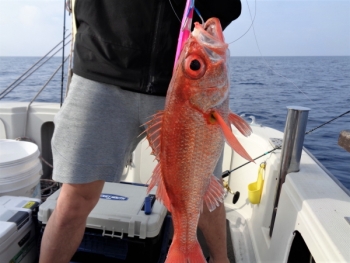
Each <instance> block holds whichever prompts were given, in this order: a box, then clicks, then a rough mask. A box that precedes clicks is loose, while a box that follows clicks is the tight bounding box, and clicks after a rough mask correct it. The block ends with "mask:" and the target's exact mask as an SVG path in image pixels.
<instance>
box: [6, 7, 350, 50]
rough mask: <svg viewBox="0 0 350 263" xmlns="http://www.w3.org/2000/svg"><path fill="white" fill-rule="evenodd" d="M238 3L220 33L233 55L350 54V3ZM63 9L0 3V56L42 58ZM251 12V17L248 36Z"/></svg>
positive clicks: (58, 36) (56, 37)
mask: <svg viewBox="0 0 350 263" xmlns="http://www.w3.org/2000/svg"><path fill="white" fill-rule="evenodd" d="M130 1H131V0H130ZM241 1H242V14H241V16H240V17H239V18H238V19H237V20H235V21H233V22H232V23H231V24H230V25H229V26H228V27H227V28H226V29H225V31H224V34H225V38H226V42H228V43H231V42H233V41H235V40H237V39H238V40H237V41H235V42H233V43H231V44H230V52H231V56H261V55H262V56H344V55H346V56H350V0H256V1H255V0H248V1H247V0H241ZM248 4H249V8H248ZM63 6H64V1H63V0H0V56H43V55H44V54H46V53H47V52H48V51H49V50H50V49H51V48H53V47H54V46H55V45H56V44H57V43H59V42H60V41H61V40H62V36H63ZM249 10H250V12H251V16H252V17H253V18H254V16H255V19H254V26H253V27H251V28H250V30H249V31H248V32H247V30H248V29H249V27H250V26H251V24H252V20H251V16H250V12H249ZM255 12H256V13H255ZM66 28H67V29H68V31H67V32H68V33H69V32H70V29H71V17H70V16H68V15H67V23H66ZM246 32H247V33H246ZM66 52H69V48H67V49H66Z"/></svg>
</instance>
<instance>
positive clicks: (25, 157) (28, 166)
mask: <svg viewBox="0 0 350 263" xmlns="http://www.w3.org/2000/svg"><path fill="white" fill-rule="evenodd" d="M39 155H40V153H39V149H38V146H37V145H36V144H34V143H31V142H25V141H15V140H0V196H3V195H11V196H26V197H34V198H38V199H40V198H41V189H40V177H41V175H42V166H41V162H40V159H39Z"/></svg>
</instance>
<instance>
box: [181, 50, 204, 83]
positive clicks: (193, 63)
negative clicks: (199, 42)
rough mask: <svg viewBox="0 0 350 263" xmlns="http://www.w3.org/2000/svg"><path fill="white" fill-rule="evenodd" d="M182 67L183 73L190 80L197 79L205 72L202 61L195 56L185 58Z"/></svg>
mask: <svg viewBox="0 0 350 263" xmlns="http://www.w3.org/2000/svg"><path fill="white" fill-rule="evenodd" d="M182 66H183V71H184V73H185V74H186V75H187V76H188V77H190V78H192V79H199V78H200V77H202V76H203V75H204V73H205V71H206V64H205V62H204V59H202V58H201V57H200V56H198V55H195V54H191V55H189V56H188V57H186V58H185V60H184V62H183V64H182Z"/></svg>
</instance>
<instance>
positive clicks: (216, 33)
mask: <svg viewBox="0 0 350 263" xmlns="http://www.w3.org/2000/svg"><path fill="white" fill-rule="evenodd" d="M203 29H204V30H205V32H206V33H207V34H208V35H209V37H210V38H213V39H215V40H217V41H220V42H224V43H225V40H224V35H223V33H222V28H221V24H220V21H219V19H217V18H215V17H213V18H210V19H208V20H207V22H205V24H204V26H203Z"/></svg>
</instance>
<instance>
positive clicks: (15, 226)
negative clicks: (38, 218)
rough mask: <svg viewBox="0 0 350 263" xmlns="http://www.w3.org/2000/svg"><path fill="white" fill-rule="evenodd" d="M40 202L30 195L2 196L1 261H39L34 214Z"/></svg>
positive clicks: (29, 262) (24, 262)
mask: <svg viewBox="0 0 350 263" xmlns="http://www.w3.org/2000/svg"><path fill="white" fill-rule="evenodd" d="M40 203H41V200H40V199H36V198H30V197H16V196H1V197H0V262H1V263H8V262H9V263H19V262H21V263H34V262H37V260H38V258H37V256H38V253H37V252H38V247H37V239H38V236H37V231H36V225H35V222H34V220H33V216H32V214H33V211H36V210H37V208H38V206H39V205H40Z"/></svg>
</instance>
